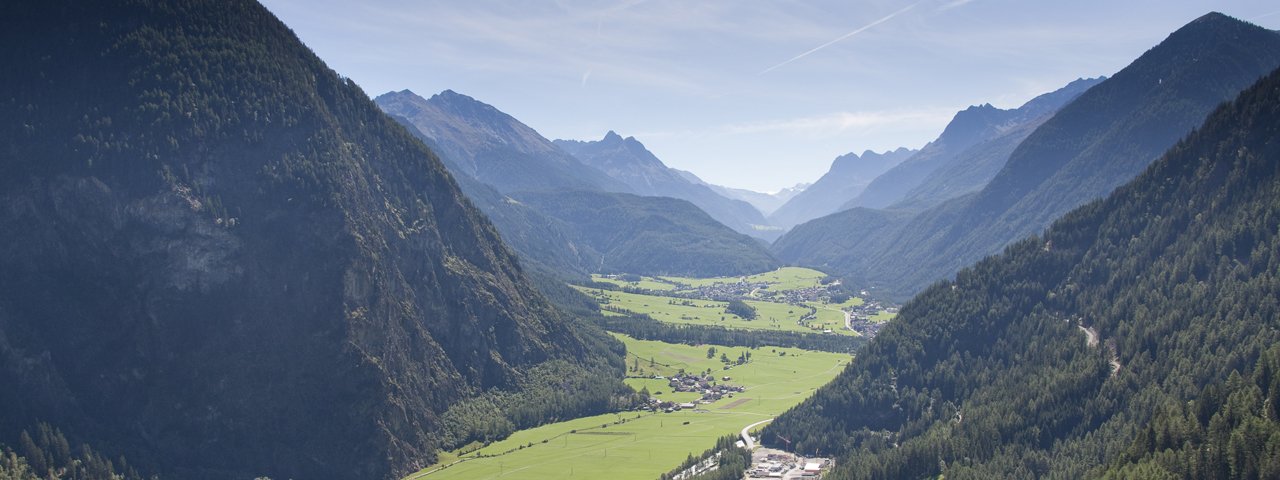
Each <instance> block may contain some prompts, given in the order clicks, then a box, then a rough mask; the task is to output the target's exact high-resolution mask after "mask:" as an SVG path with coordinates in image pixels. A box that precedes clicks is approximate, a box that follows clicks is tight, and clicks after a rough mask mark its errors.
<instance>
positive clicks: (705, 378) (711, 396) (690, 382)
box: [641, 372, 747, 413]
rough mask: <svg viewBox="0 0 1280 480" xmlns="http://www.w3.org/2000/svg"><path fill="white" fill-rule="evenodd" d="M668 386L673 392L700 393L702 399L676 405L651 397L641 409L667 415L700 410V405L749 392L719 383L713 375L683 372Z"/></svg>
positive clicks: (672, 378) (670, 381)
mask: <svg viewBox="0 0 1280 480" xmlns="http://www.w3.org/2000/svg"><path fill="white" fill-rule="evenodd" d="M654 378H661V377H654ZM721 379H722V380H723V381H729V380H730V378H729V377H722V378H721ZM667 385H668V386H670V387H671V391H672V392H693V393H699V394H702V398H699V399H698V400H697V401H695V402H684V403H676V402H671V401H665V400H662V399H660V398H655V397H650V398H649V405H648V406H647V407H641V408H647V409H649V410H653V411H664V412H667V413H671V412H676V411H680V410H693V409H695V408H698V405H706V404H709V403H714V402H716V401H717V400H720V399H722V398H725V397H733V396H734V394H738V393H742V392H745V391H747V389H746V388H743V387H741V386H738V385H729V384H723V383H717V382H716V379H715V377H712V376H711V375H701V374H686V373H683V372H681V373H678V374H676V375H675V376H673V377H671V378H670V379H669V380H668V382H667Z"/></svg>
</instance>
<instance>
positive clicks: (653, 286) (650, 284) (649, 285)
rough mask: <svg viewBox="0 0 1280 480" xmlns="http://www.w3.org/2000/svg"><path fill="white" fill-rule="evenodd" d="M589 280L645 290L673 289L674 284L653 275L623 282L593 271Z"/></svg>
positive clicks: (674, 287)
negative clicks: (635, 280)
mask: <svg viewBox="0 0 1280 480" xmlns="http://www.w3.org/2000/svg"><path fill="white" fill-rule="evenodd" d="M591 280H592V281H595V282H603V283H612V284H614V285H617V286H619V287H631V288H643V289H645V290H675V289H676V286H675V285H673V284H670V283H667V282H663V281H660V280H656V279H654V278H653V277H640V281H638V282H624V281H622V280H618V279H614V278H609V277H606V276H604V275H600V274H596V273H593V274H591Z"/></svg>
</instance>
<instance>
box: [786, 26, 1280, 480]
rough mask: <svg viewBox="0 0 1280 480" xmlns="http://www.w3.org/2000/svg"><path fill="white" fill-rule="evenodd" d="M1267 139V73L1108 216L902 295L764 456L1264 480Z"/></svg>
mask: <svg viewBox="0 0 1280 480" xmlns="http://www.w3.org/2000/svg"><path fill="white" fill-rule="evenodd" d="M1255 28H1256V27H1251V26H1245V25H1241V24H1239V23H1238V22H1236V21H1235V20H1231V19H1227V18H1225V17H1223V16H1220V15H1211V16H1208V17H1205V18H1202V19H1200V20H1197V21H1196V22H1195V23H1193V24H1192V25H1190V26H1189V27H1187V29H1184V30H1183V31H1181V32H1179V33H1177V34H1175V35H1174V36H1173V37H1171V41H1172V42H1174V45H1178V44H1181V42H1183V41H1186V40H1189V39H1188V38H1186V37H1185V35H1186V34H1189V33H1199V34H1200V35H1203V34H1206V33H1210V34H1212V36H1214V37H1217V38H1220V39H1236V40H1247V41H1250V42H1262V43H1253V45H1255V46H1261V45H1265V44H1266V42H1265V40H1264V38H1259V37H1263V36H1265V35H1266V34H1267V33H1269V32H1265V31H1257V30H1253V29H1255ZM1205 29H1207V30H1209V31H1204V30H1205ZM1218 35H1221V36H1218ZM1201 40H1203V37H1201ZM1197 43H1198V42H1197ZM1199 44H1200V45H1204V43H1199ZM1185 45H1189V44H1185ZM1163 50H1164V49H1163V48H1157V49H1154V50H1152V51H1151V52H1149V54H1148V55H1156V56H1161V55H1163V54H1166V53H1168V52H1167V51H1163ZM1254 51H1255V52H1257V50H1254ZM1200 53H1202V54H1203V53H1207V52H1203V51H1201V52H1200ZM1182 58H1184V59H1186V58H1197V59H1198V61H1200V62H1206V63H1210V64H1212V65H1215V66H1217V67H1223V66H1224V65H1223V63H1222V62H1221V61H1220V60H1215V59H1213V58H1212V57H1210V56H1207V55H1200V56H1197V57H1182ZM1146 60H1152V59H1151V58H1147V59H1146ZM1143 64H1146V65H1147V66H1150V65H1151V64H1148V63H1146V62H1145V61H1139V62H1137V63H1136V65H1140V66H1141V65H1143ZM1177 70H1179V69H1174V71H1177ZM1169 72H1170V71H1169V70H1165V71H1163V72H1154V73H1155V75H1154V76H1142V75H1138V74H1137V72H1133V71H1126V72H1121V73H1120V74H1117V75H1116V76H1115V77H1113V79H1114V80H1116V81H1117V82H1119V83H1121V84H1122V85H1124V84H1127V82H1135V83H1136V84H1142V85H1144V86H1145V87H1146V88H1147V89H1150V88H1152V85H1153V84H1154V85H1161V83H1160V82H1159V81H1158V79H1160V78H1165V79H1166V81H1165V82H1164V83H1165V84H1168V83H1172V82H1171V81H1170V77H1167V76H1166V77H1161V75H1162V74H1167V73H1169ZM1148 80H1150V81H1151V82H1150V83H1149V82H1148ZM1129 85H1133V84H1129ZM1104 87H1106V84H1103V85H1099V86H1098V87H1097V88H1098V89H1102V88H1104ZM1229 87H1230V84H1226V85H1223V88H1229ZM1112 88H1116V87H1114V86H1113V87H1110V88H1106V89H1104V90H1102V92H1104V93H1105V95H1104V94H1101V93H1100V94H1098V95H1100V96H1099V97H1097V98H1096V99H1092V100H1091V99H1088V97H1087V96H1082V97H1081V99H1082V100H1086V101H1089V102H1093V101H1103V100H1106V101H1110V102H1119V101H1120V100H1121V98H1119V97H1114V96H1112V95H1115V94H1117V93H1119V92H1121V91H1123V90H1112ZM1171 88H1177V87H1171ZM1184 92H1185V91H1184ZM1215 93H1216V92H1215ZM1156 94H1157V95H1159V92H1157V93H1156ZM1087 95H1088V94H1087ZM1206 97H1208V98H1211V97H1212V95H1206ZM1135 100H1136V99H1135ZM1084 105H1088V106H1090V107H1091V108H1098V105H1097V104H1093V103H1086V104H1084ZM1073 111H1076V110H1075V108H1073V107H1068V108H1067V109H1064V110H1063V113H1064V114H1069V115H1070V114H1071V113H1072V112H1073ZM1164 112H1167V110H1164ZM1068 118H1076V117H1073V116H1069V117H1068ZM1081 120H1083V119H1081ZM1084 123H1085V124H1087V125H1088V128H1090V129H1097V130H1102V131H1107V130H1110V129H1111V128H1113V127H1114V125H1113V124H1109V123H1095V122H1084ZM1046 125H1049V124H1048V123H1047V124H1046ZM1042 128H1043V127H1042ZM1278 136H1280V71H1276V72H1274V73H1271V74H1270V75H1268V76H1267V77H1266V78H1264V79H1262V80H1261V81H1259V82H1258V83H1257V84H1255V85H1254V86H1253V87H1251V88H1249V89H1248V90H1246V91H1245V92H1244V93H1242V94H1241V95H1240V96H1239V98H1237V99H1236V100H1235V101H1234V102H1231V103H1229V104H1226V105H1223V106H1221V107H1219V108H1217V109H1216V110H1215V111H1214V112H1213V114H1212V115H1210V116H1209V117H1208V119H1207V120H1205V121H1204V122H1203V124H1202V125H1201V126H1200V127H1199V128H1197V129H1196V130H1194V131H1193V132H1192V133H1191V134H1190V135H1189V136H1187V137H1185V138H1184V139H1183V140H1181V141H1179V142H1177V143H1176V144H1175V145H1174V146H1173V148H1172V149H1170V150H1168V152H1167V153H1166V154H1164V155H1163V156H1162V157H1160V158H1159V159H1158V160H1157V161H1155V162H1154V163H1153V164H1150V165H1149V167H1148V168H1146V169H1145V170H1144V172H1143V173H1142V174H1141V175H1139V176H1138V177H1137V178H1136V179H1134V180H1133V181H1131V182H1129V183H1128V184H1126V185H1124V186H1122V187H1120V188H1118V189H1116V190H1115V191H1114V192H1113V193H1112V194H1110V195H1109V196H1108V197H1106V198H1105V199H1103V200H1099V201H1094V202H1090V203H1088V204H1086V205H1085V206H1083V207H1080V208H1078V209H1076V210H1074V211H1072V212H1070V213H1068V214H1066V215H1065V216H1063V217H1062V218H1061V219H1059V220H1058V221H1056V222H1055V223H1054V224H1053V225H1052V226H1051V227H1050V228H1049V229H1048V230H1047V231H1045V232H1044V235H1043V236H1032V237H1029V238H1025V239H1023V240H1021V241H1018V242H1015V243H1014V244H1012V245H1011V246H1009V248H1007V249H1006V250H1005V251H1004V252H1003V253H1002V254H1000V255H996V256H993V257H990V258H987V259H985V260H982V261H980V262H978V263H977V264H975V265H974V266H972V267H970V268H966V269H964V270H962V271H961V272H960V273H959V274H957V275H956V277H955V280H954V281H943V282H939V283H938V284H935V285H933V286H932V287H930V288H928V289H927V290H925V291H924V292H923V293H921V294H920V295H918V296H917V297H915V298H914V299H913V300H911V301H910V302H909V303H907V304H906V305H905V306H904V307H903V308H902V310H901V313H900V315H899V316H898V318H897V319H896V320H895V321H894V322H893V323H891V324H890V325H888V326H887V327H885V329H884V330H882V331H881V333H880V335H879V336H877V337H876V338H875V339H874V340H873V341H872V342H870V343H869V344H868V345H867V347H866V348H864V349H863V351H862V352H861V353H859V355H858V356H857V357H856V358H855V360H854V361H853V363H852V364H851V365H850V366H849V367H848V368H847V369H846V370H845V371H844V372H843V373H842V374H841V375H840V377H838V378H837V379H836V380H835V381H833V382H832V383H831V384H828V386H826V387H824V388H822V389H820V390H819V391H818V392H817V393H816V394H815V395H814V396H813V397H811V398H810V399H808V400H807V401H806V402H805V403H803V404H801V405H800V406H798V407H797V408H795V409H793V410H792V411H790V412H788V413H787V414H785V415H783V416H781V417H779V418H778V419H776V420H775V421H774V422H773V423H771V424H770V425H768V426H767V427H766V428H765V430H764V431H763V432H762V433H761V438H762V440H763V441H764V443H765V444H766V445H769V446H775V447H786V448H790V449H794V450H797V451H800V452H802V453H806V454H813V453H821V454H824V455H837V456H838V457H839V458H838V459H837V460H836V462H835V464H836V465H837V467H836V470H835V471H833V472H830V473H829V475H828V477H829V478H836V479H848V478H868V479H870V478H939V477H942V476H945V477H946V478H948V479H952V478H962V479H968V478H1275V477H1276V476H1277V475H1280V463H1277V462H1276V450H1275V449H1274V446H1275V445H1276V442H1277V441H1280V421H1277V418H1280V417H1278V416H1277V415H1276V412H1277V408H1276V402H1277V400H1280V348H1277V347H1276V345H1277V344H1280V336H1278V335H1277V332H1278V331H1280V330H1278V327H1280V325H1278V324H1277V319H1278V318H1280V303H1277V301H1276V292H1277V287H1276V285H1277V284H1278V283H1277V280H1278V279H1277V272H1280V269H1277V265H1280V257H1278V256H1277V252H1280V233H1278V232H1280V204H1277V201H1276V199H1278V198H1280V161H1278V159H1280V143H1277V142H1276V141H1275V139H1276V138H1278ZM1033 138H1034V135H1033ZM1143 139H1144V138H1143V137H1140V138H1139V139H1135V140H1134V141H1135V142H1141V141H1143ZM1147 140H1151V139H1147ZM1029 141H1030V140H1029ZM1133 154H1136V155H1137V156H1136V157H1135V158H1133V159H1132V160H1131V161H1132V162H1133V163H1139V164H1148V163H1150V162H1148V161H1147V160H1146V156H1145V153H1143V151H1142V150H1135V151H1133ZM1063 156H1066V157H1076V156H1077V154H1076V153H1075V149H1067V150H1066V151H1064V152H1063ZM1112 160H1118V158H1116V157H1112ZM1045 173H1048V172H1045Z"/></svg>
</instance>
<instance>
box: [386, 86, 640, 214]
mask: <svg viewBox="0 0 1280 480" xmlns="http://www.w3.org/2000/svg"><path fill="white" fill-rule="evenodd" d="M374 101H375V102H377V104H378V106H379V107H382V110H383V111H385V112H387V113H389V114H391V115H393V116H397V117H401V118H404V119H405V120H407V121H408V123H409V124H411V125H413V126H414V127H415V128H417V129H418V130H419V131H420V132H422V135H423V138H424V139H425V140H428V141H429V142H428V146H430V147H432V148H433V149H435V150H436V151H438V152H439V154H440V156H441V158H442V159H444V161H445V164H446V165H448V167H449V170H450V171H451V172H456V173H458V174H461V175H466V176H469V177H471V178H474V179H476V180H478V181H480V182H481V183H484V184H486V185H490V186H492V187H494V188H496V189H498V191H500V192H502V193H511V192H522V191H552V190H597V191H606V192H627V193H632V191H631V189H630V188H628V187H627V186H626V185H625V184H623V183H622V182H620V181H618V180H615V179H613V178H612V177H610V176H609V175H607V174H605V173H604V172H601V171H600V170H598V169H596V168H593V167H591V166H588V165H585V164H583V163H582V162H580V161H578V159H576V158H574V157H573V156H572V155H569V154H568V153H566V152H565V151H564V150H562V149H560V148H558V147H556V146H555V145H553V144H552V143H551V142H550V141H549V140H547V139H546V138H544V137H543V136H542V135H539V134H538V132H537V131H535V130H534V129H532V128H529V126H528V125H525V124H523V123H521V122H520V121H519V120H516V119H515V118H512V117H511V116H510V115H507V114H506V113H503V112H502V111H500V110H498V109H497V108H494V107H493V106H492V105H489V104H486V103H483V102H479V101H477V100H476V99H474V98H471V97H468V96H466V95H462V94H460V93H457V92H454V91H452V90H445V91H443V92H440V93H438V94H436V95H432V96H431V98H428V99H424V98H422V97H420V96H418V95H416V94H414V93H413V92H411V91H409V90H402V91H399V92H388V93H385V94H382V95H379V96H378V97H377V98H375V99H374Z"/></svg>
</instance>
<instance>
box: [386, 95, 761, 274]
mask: <svg viewBox="0 0 1280 480" xmlns="http://www.w3.org/2000/svg"><path fill="white" fill-rule="evenodd" d="M375 101H376V102H378V103H379V105H380V106H381V107H382V108H383V109H384V110H385V111H386V112H387V113H388V114H390V115H391V116H392V118H395V119H396V120H397V121H398V122H400V123H401V124H402V125H403V126H404V127H405V128H406V129H408V130H409V131H410V132H411V133H413V134H415V135H416V136H417V137H418V138H420V139H421V140H422V141H423V142H424V143H425V144H427V145H432V146H434V147H433V148H435V149H437V150H439V151H441V152H444V153H443V154H442V155H441V158H442V160H443V161H444V163H445V165H446V166H448V167H449V169H450V172H451V173H452V174H453V176H454V178H456V179H457V181H458V184H459V185H460V186H461V188H462V191H463V192H464V193H466V194H467V196H468V197H470V198H471V200H472V201H473V202H475V204H476V205H477V206H478V207H479V208H480V209H481V210H483V211H484V213H485V214H486V215H487V216H488V217H489V218H490V219H492V221H493V222H494V225H495V226H496V227H497V228H498V231H499V232H500V233H501V234H502V237H503V239H504V240H505V241H507V242H508V243H509V244H510V245H511V246H512V248H514V249H515V250H516V251H517V252H518V253H519V254H520V256H521V258H522V261H523V262H524V263H526V264H528V265H529V266H530V267H532V269H533V270H534V271H536V272H538V273H539V274H540V275H539V276H540V277H541V276H549V277H558V278H559V279H561V280H577V281H582V280H585V279H586V278H587V275H588V274H590V273H620V272H626V273H639V274H651V275H660V274H661V275H695V276H698V275H700V276H715V275H746V274H750V273H754V272H759V271H762V270H761V269H763V270H768V269H771V268H774V267H773V266H775V265H777V264H778V262H777V260H776V259H774V258H773V255H772V254H771V253H769V251H768V248H767V247H766V246H765V245H764V244H763V243H761V242H757V241H753V240H751V239H749V238H746V237H744V236H743V235H742V234H740V233H737V232H735V231H734V230H732V229H730V228H729V227H727V226H725V225H724V224H723V223H722V222H718V221H717V219H715V218H712V217H710V216H708V213H706V212H711V211H714V212H721V213H724V212H728V215H730V216H736V217H739V218H740V217H746V218H747V220H743V221H740V222H738V225H739V226H740V227H742V228H743V229H744V230H748V231H751V229H750V228H749V226H750V224H749V223H744V222H750V221H760V222H763V218H762V217H761V216H760V214H759V212H756V211H755V210H754V209H753V208H752V207H751V206H750V205H748V204H746V203H745V202H740V201H731V200H728V199H725V198H723V197H720V196H718V195H716V194H715V193H714V192H712V191H710V190H709V189H708V188H707V187H705V186H701V185H695V184H692V183H689V182H688V181H685V180H684V179H683V178H682V177H680V176H679V175H678V174H676V173H675V171H674V170H671V169H669V168H667V167H666V166H665V165H663V164H662V162H661V161H659V160H658V159H657V158H656V157H654V156H653V155H652V154H651V153H649V151H648V150H646V149H645V148H644V146H643V145H641V144H640V143H639V142H637V141H636V140H635V139H634V138H632V139H626V140H624V139H622V138H621V137H620V136H618V135H617V134H613V135H610V136H606V138H605V139H604V140H602V141H600V142H566V141H556V142H554V143H553V142H551V141H549V140H547V139H546V138H545V137H543V136H542V135H540V134H538V133H537V132H536V131H535V130H534V129H532V128H530V127H528V126H527V125H525V124H523V123H520V122H519V121H518V120H516V119H514V118H512V117H511V116H510V115H507V114H505V113H502V112H501V111H499V110H497V109H496V108H494V107H493V106H491V105H488V104H485V103H483V102H480V101H478V100H475V99H474V98H471V97H468V96H465V95H461V94H457V93H453V92H448V91H446V92H444V93H441V94H439V95H435V96H433V97H431V99H430V100H424V99H422V98H421V97H418V96H417V95H414V94H413V93H412V92H408V91H401V92H392V93H387V94H384V95H381V96H379V97H377V98H376V99H375ZM436 105H447V108H444V107H437V106H436ZM424 112H430V114H427V113H424ZM405 115H412V116H413V118H416V119H417V120H412V119H410V118H409V117H406V116H405ZM441 132H443V133H441ZM458 132H467V133H466V134H460V133H458ZM476 145H482V146H485V145H501V146H504V147H503V148H504V149H507V150H511V149H514V150H519V151H522V152H540V153H538V154H537V155H533V154H529V155H524V156H517V157H514V158H512V159H504V160H501V161H500V162H498V163H501V162H513V161H519V162H527V163H529V166H527V167H521V168H513V169H506V168H503V167H501V165H499V164H495V163H494V158H495V157H494V156H490V155H487V154H486V155H472V154H470V153H469V152H473V151H477V150H478V148H477V147H476ZM562 147H568V148H570V149H573V150H574V151H577V152H578V154H579V155H580V156H581V157H582V158H583V159H584V160H588V161H589V163H592V164H591V165H587V164H585V163H582V162H580V161H579V160H578V159H577V158H575V157H574V156H573V155H571V154H569V153H568V152H566V151H565V150H564V149H562ZM485 151H487V152H490V153H492V154H493V155H497V153H494V152H500V151H505V150H501V149H488V150H485ZM548 152H551V153H548ZM455 156H463V157H467V158H470V159H471V160H470V164H472V165H476V166H475V167H474V168H473V169H469V167H466V166H465V165H468V163H467V162H465V161H458V160H451V158H453V157H455ZM556 162H559V163H562V164H567V162H574V163H577V164H579V165H580V167H579V168H580V169H581V170H582V171H584V172H590V173H591V177H586V176H579V177H571V176H566V175H550V174H547V175H544V180H542V181H539V182H538V184H539V185H543V186H545V188H541V187H540V188H533V189H532V190H519V188H521V187H518V186H517V185H526V186H527V185H529V181H528V180H526V179H519V178H515V177H522V176H524V173H523V172H524V170H523V169H524V168H529V169H544V168H547V169H550V170H548V171H549V172H552V173H554V172H556V170H554V169H551V167H547V166H546V165H549V164H553V163H556ZM597 166H598V167H600V168H597ZM477 170H483V171H487V172H490V173H487V174H486V177H487V178H490V179H496V180H495V181H497V182H498V184H500V185H507V186H508V189H509V190H508V191H501V190H502V189H501V188H499V187H497V186H495V185H490V184H488V183H486V182H484V181H482V180H481V179H479V178H476V177H474V176H472V175H471V174H470V173H469V172H471V171H477ZM606 170H607V172H608V173H606ZM544 173H546V172H544ZM601 175H602V176H604V177H606V178H607V181H600V180H598V179H597V180H596V181H595V182H594V184H589V183H590V182H586V181H585V180H583V181H579V180H582V179H584V178H594V177H596V176H601ZM615 177H616V178H615ZM557 182H558V185H559V186H552V185H555V184H557ZM624 191H625V192H632V191H639V192H643V193H644V194H657V193H660V192H666V193H669V194H672V196H676V197H677V198H675V199H672V200H676V201H662V200H657V199H655V197H644V196H640V195H632V194H622V193H619V192H624ZM534 193H537V194H539V195H532V194H534ZM679 197H688V198H691V199H696V200H698V201H700V202H702V204H703V205H707V206H708V207H707V209H705V210H704V209H700V208H699V206H697V205H694V204H690V203H689V202H688V201H685V200H679ZM530 198H536V199H539V200H540V201H539V202H530V201H527V200H528V199H530ZM574 202H579V204H576V205H573V203H574ZM655 205H662V206H663V207H664V208H654V206H655ZM548 209H553V210H550V211H548ZM606 213H607V214H608V215H610V216H611V217H609V218H607V219H606V218H601V215H602V214H606ZM752 214H754V216H753V215H752ZM602 221H604V222H606V223H607V225H608V227H609V228H608V229H605V230H601V229H600V228H601V226H602V224H601V222H602ZM639 225H644V226H645V227H646V228H647V229H649V230H647V231H641V230H636V229H635V228H622V227H626V226H639ZM622 232H626V233H625V234H624V233H622ZM641 239H643V240H644V241H639V240H641ZM708 246H714V247H716V248H707V247H708ZM695 256H699V257H700V258H699V259H694V257H695ZM624 267H625V268H627V269H630V270H626V269H623V270H619V268H624ZM553 281H555V280H553ZM539 283H540V284H541V283H544V282H539ZM544 288H546V286H545V285H544Z"/></svg>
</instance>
